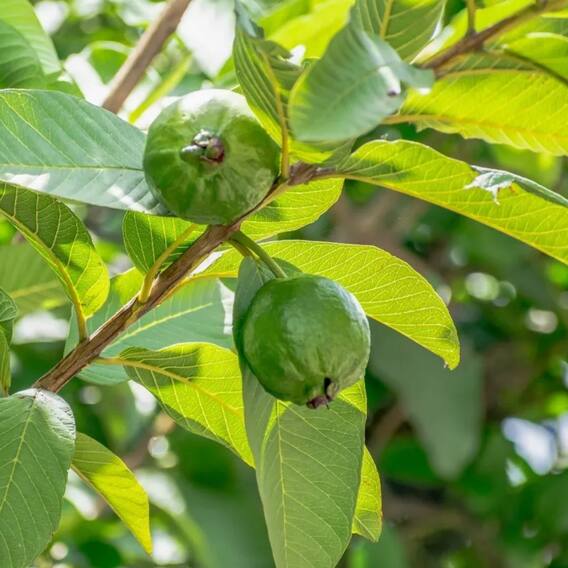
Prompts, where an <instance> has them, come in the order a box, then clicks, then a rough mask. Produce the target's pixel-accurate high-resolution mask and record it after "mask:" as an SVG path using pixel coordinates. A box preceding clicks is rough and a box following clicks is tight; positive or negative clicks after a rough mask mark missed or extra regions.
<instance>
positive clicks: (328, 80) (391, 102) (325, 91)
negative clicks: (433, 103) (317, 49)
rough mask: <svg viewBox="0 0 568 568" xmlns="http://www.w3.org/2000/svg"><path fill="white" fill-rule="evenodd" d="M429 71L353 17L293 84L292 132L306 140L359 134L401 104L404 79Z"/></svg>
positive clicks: (290, 114) (332, 139)
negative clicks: (417, 66) (403, 57)
mask: <svg viewBox="0 0 568 568" xmlns="http://www.w3.org/2000/svg"><path fill="white" fill-rule="evenodd" d="M427 74H428V72H426V71H418V70H412V69H411V68H410V67H409V66H408V65H407V64H406V63H404V62H403V61H401V60H400V59H399V56H398V54H397V53H396V51H394V49H393V48H392V47H390V46H389V45H388V44H387V43H385V41H384V40H382V39H381V38H380V37H379V36H375V35H370V34H368V33H367V32H365V31H363V30H361V29H359V28H358V27H357V26H356V25H355V23H354V22H351V23H350V24H349V25H348V26H346V27H345V28H344V29H343V30H341V31H340V32H339V33H338V34H337V35H336V36H335V37H334V38H333V40H332V41H331V43H330V44H329V47H328V49H327V50H326V52H325V54H324V56H323V57H322V58H321V59H320V60H318V61H316V62H315V63H313V64H312V65H311V66H310V67H309V68H308V70H307V71H306V72H305V73H304V74H303V75H302V76H301V77H300V79H298V81H297V82H296V84H295V85H294V88H293V89H292V92H291V94H290V102H289V116H290V125H291V127H292V132H293V133H294V135H295V136H296V137H297V138H298V139H300V140H304V141H308V142H317V141H341V140H347V139H349V138H353V137H355V136H360V135H362V134H364V133H365V132H367V131H369V130H370V129H372V128H373V127H374V126H375V125H377V124H378V123H379V122H381V121H382V120H383V119H384V118H385V117H386V116H388V115H389V114H391V113H393V112H395V111H396V110H397V109H398V108H399V107H400V105H401V103H402V101H403V100H404V94H403V90H402V86H401V83H403V82H404V83H409V82H411V83H413V84H415V82H416V81H418V83H419V79H420V78H421V77H422V75H424V76H426V75H427ZM415 76H416V77H415ZM416 86H421V85H420V84H416Z"/></svg>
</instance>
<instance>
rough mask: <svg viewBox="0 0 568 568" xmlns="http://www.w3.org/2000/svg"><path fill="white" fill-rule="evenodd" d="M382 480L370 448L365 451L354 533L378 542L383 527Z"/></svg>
mask: <svg viewBox="0 0 568 568" xmlns="http://www.w3.org/2000/svg"><path fill="white" fill-rule="evenodd" d="M381 511H382V501H381V480H380V479H379V472H378V471H377V466H376V464H375V461H374V460H373V456H371V454H370V453H369V450H367V448H365V452H364V453H363V468H362V470H361V485H360V486H359V494H358V495H357V506H356V507H355V517H354V518H353V533H354V534H358V535H361V536H363V537H365V538H366V539H368V540H371V541H374V542H376V541H377V540H378V539H379V536H380V535H381V531H382V528H383V517H382V514H381Z"/></svg>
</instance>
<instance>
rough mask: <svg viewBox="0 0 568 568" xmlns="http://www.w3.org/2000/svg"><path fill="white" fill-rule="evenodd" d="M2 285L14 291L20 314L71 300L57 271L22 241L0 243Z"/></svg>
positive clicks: (13, 294) (8, 290) (13, 295)
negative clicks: (7, 268) (6, 244)
mask: <svg viewBox="0 0 568 568" xmlns="http://www.w3.org/2000/svg"><path fill="white" fill-rule="evenodd" d="M0 266H9V267H10V270H0V287H1V288H3V289H4V290H5V291H6V292H8V293H9V294H10V296H11V297H12V299H13V300H14V301H15V302H16V305H17V307H18V314H19V315H20V316H23V315H26V314H29V313H31V312H35V311H37V310H40V309H43V310H49V309H53V308H56V307H58V306H61V305H63V304H65V303H66V302H67V295H66V294H65V292H64V290H63V287H62V286H61V282H60V280H59V279H58V278H57V276H56V274H55V272H54V271H53V270H51V268H50V267H49V265H48V264H47V263H46V262H45V261H44V260H43V258H42V257H41V255H39V254H38V253H37V252H36V251H35V250H34V249H33V248H32V247H31V246H30V245H28V244H27V243H20V244H14V245H8V246H2V247H0Z"/></svg>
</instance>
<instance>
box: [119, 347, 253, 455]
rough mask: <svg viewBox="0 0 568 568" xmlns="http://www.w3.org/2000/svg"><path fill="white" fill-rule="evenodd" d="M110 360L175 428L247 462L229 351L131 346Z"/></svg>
mask: <svg viewBox="0 0 568 568" xmlns="http://www.w3.org/2000/svg"><path fill="white" fill-rule="evenodd" d="M116 362H120V363H121V364H123V365H124V368H125V370H126V372H127V373H128V376H129V378H130V379H132V380H134V381H136V382H138V383H140V384H141V385H143V386H145V387H146V388H147V389H148V390H149V391H150V392H151V393H152V394H153V395H154V396H155V397H156V398H157V399H158V401H159V402H160V404H161V405H162V407H163V408H164V410H165V412H167V414H169V415H170V416H171V417H172V418H173V419H174V420H175V421H176V422H177V423H178V424H179V425H180V426H183V427H184V428H186V429H187V430H189V431H190V432H194V433H195V434H199V435H201V436H205V437H207V438H211V439H212V440H215V441H216V442H220V443H221V444H223V445H225V446H226V447H228V448H229V449H231V450H233V451H234V452H235V453H236V454H237V455H238V456H239V457H240V458H241V459H242V460H243V461H244V462H245V463H248V464H249V465H251V464H252V456H251V453H250V448H249V445H248V442H247V438H246V434H245V425H244V415H243V395H242V383H241V378H240V372H239V365H238V361H237V358H236V356H235V355H234V354H233V353H232V352H231V351H229V350H227V349H223V348H221V347H217V346H216V345H210V344H207V343H190V344H179V345H174V346H172V347H168V348H166V349H163V350H162V351H149V350H147V349H139V348H136V347H132V348H130V349H127V350H126V351H123V352H122V353H121V354H120V355H119V357H118V358H117V359H116Z"/></svg>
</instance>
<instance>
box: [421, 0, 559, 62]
mask: <svg viewBox="0 0 568 568" xmlns="http://www.w3.org/2000/svg"><path fill="white" fill-rule="evenodd" d="M567 5H568V0H552V1H549V2H546V1H544V2H542V1H541V2H537V3H535V4H531V5H530V6H527V7H526V8H523V9H522V10H519V11H518V12H517V13H516V14H513V15H512V16H509V17H508V18H505V19H504V20H501V21H500V22H497V23H496V24H494V25H492V26H490V27H488V28H486V29H484V30H481V31H480V32H477V33H473V34H471V35H467V36H465V37H464V38H463V39H461V40H460V41H459V42H457V43H456V44H454V45H452V46H450V47H448V48H447V49H446V50H444V51H442V52H441V53H439V54H437V55H435V56H434V57H432V58H431V59H429V60H427V61H426V62H424V63H423V64H422V67H426V68H428V69H434V70H438V69H440V68H441V67H444V65H447V64H448V63H450V62H452V61H453V60H454V59H455V58H456V57H459V56H460V55H465V54H466V53H471V52H474V51H477V50H479V49H480V48H481V47H483V45H484V44H485V42H486V41H487V40H489V39H494V38H496V37H498V36H500V35H502V34H503V33H505V32H507V31H509V30H510V29H511V28H514V27H515V26H518V25H520V24H522V23H524V22H526V21H528V20H532V19H533V18H536V17H537V16H540V15H541V14H543V13H545V12H553V11H555V10H560V9H562V8H564V7H565V6H567Z"/></svg>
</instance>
